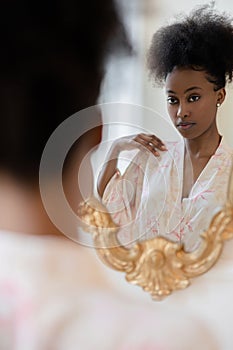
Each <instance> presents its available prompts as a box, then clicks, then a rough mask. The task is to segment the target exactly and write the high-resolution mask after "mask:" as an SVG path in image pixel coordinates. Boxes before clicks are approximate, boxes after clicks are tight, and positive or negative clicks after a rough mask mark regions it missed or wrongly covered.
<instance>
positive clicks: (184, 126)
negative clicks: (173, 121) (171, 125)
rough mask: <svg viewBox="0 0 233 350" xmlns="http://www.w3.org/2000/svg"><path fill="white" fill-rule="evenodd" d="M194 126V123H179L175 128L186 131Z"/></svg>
mask: <svg viewBox="0 0 233 350" xmlns="http://www.w3.org/2000/svg"><path fill="white" fill-rule="evenodd" d="M194 125H195V123H179V124H177V128H178V129H181V130H188V129H190V128H192V127H193V126H194Z"/></svg>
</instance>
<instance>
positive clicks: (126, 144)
mask: <svg viewBox="0 0 233 350" xmlns="http://www.w3.org/2000/svg"><path fill="white" fill-rule="evenodd" d="M140 145H142V146H143V147H140ZM144 147H145V148H146V149H148V150H149V151H151V152H152V153H153V154H154V156H156V157H159V152H158V151H167V148H166V146H165V145H164V143H163V142H162V141H161V140H160V139H159V138H158V137H157V136H155V135H153V134H144V133H141V134H137V135H133V136H125V137H121V138H119V139H117V140H116V141H114V143H113V145H112V147H111V151H112V152H113V153H114V154H115V156H116V157H117V156H118V155H119V153H120V152H122V151H130V150H133V149H135V148H140V149H142V150H143V149H144Z"/></svg>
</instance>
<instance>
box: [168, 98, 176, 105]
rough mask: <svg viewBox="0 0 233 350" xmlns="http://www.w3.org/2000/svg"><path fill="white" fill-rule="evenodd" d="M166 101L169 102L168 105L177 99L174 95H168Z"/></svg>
mask: <svg viewBox="0 0 233 350" xmlns="http://www.w3.org/2000/svg"><path fill="white" fill-rule="evenodd" d="M167 102H168V103H170V105H174V104H175V103H177V102H178V100H177V98H175V97H172V96H169V97H168V98H167Z"/></svg>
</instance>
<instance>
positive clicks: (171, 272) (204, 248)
mask: <svg viewBox="0 0 233 350" xmlns="http://www.w3.org/2000/svg"><path fill="white" fill-rule="evenodd" d="M79 215H80V218H81V220H82V222H83V223H84V225H85V229H86V230H87V231H89V232H91V233H92V235H93V242H94V245H95V247H96V251H97V253H98V255H99V257H100V258H101V260H102V261H103V262H104V263H105V264H107V265H108V266H110V267H111V268H113V269H115V270H118V271H122V272H125V273H126V280H127V281H128V282H130V283H133V284H135V285H139V286H141V287H142V288H143V289H144V290H145V291H147V292H149V293H150V294H151V296H152V298H153V299H155V300H161V299H163V298H164V297H166V296H168V295H169V294H171V293H172V292H174V291H176V290H179V289H184V288H186V287H188V286H189V285H190V279H192V278H195V277H197V276H199V275H201V274H203V273H206V272H207V271H208V270H209V269H210V268H211V267H212V266H213V265H214V264H215V263H216V262H217V261H218V259H219V257H220V255H221V252H222V249H223V246H224V242H225V241H226V240H228V239H230V238H233V170H232V172H231V177H230V180H229V185H228V194H227V202H226V204H225V206H224V207H223V208H222V210H221V211H219V212H218V213H217V214H216V215H214V217H213V219H212V221H211V224H210V226H209V229H208V230H207V231H205V232H203V234H202V235H201V238H202V240H201V244H200V246H199V247H198V249H197V250H195V251H194V252H191V253H187V252H185V250H184V246H182V245H180V244H177V243H173V242H171V241H169V240H167V239H165V238H162V237H156V238H153V239H151V240H147V241H143V242H138V243H136V244H135V245H134V246H133V247H132V248H126V247H124V246H122V245H121V244H120V242H119V240H118V238H117V232H118V230H119V228H118V227H117V226H116V225H115V224H114V222H113V221H112V219H111V216H110V214H109V213H107V212H106V210H104V208H103V207H102V205H101V204H100V203H98V202H97V201H96V200H94V199H90V200H89V201H87V202H85V203H82V204H81V206H80V211H79Z"/></svg>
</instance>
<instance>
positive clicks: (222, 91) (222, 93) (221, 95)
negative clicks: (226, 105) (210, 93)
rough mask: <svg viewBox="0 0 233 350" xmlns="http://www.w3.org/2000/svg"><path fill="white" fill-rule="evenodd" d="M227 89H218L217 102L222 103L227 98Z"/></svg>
mask: <svg viewBox="0 0 233 350" xmlns="http://www.w3.org/2000/svg"><path fill="white" fill-rule="evenodd" d="M225 96H226V90H225V88H221V89H219V90H218V91H217V104H220V105H221V104H222V103H223V101H224V100H225Z"/></svg>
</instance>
